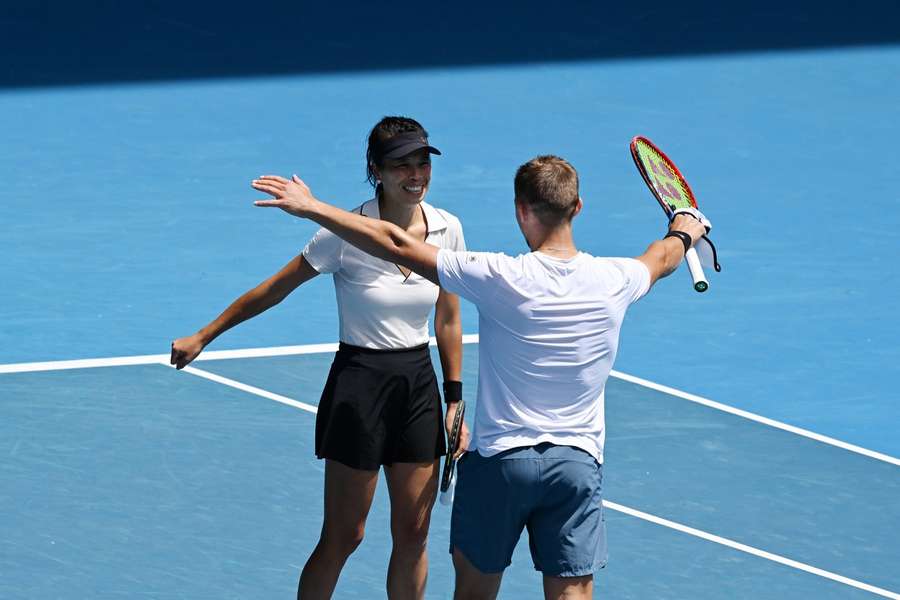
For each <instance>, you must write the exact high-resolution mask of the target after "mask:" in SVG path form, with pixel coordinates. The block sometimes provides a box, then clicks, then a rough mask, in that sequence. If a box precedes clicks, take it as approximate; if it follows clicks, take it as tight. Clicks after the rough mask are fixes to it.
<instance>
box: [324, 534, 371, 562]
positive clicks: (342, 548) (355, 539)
mask: <svg viewBox="0 0 900 600" xmlns="http://www.w3.org/2000/svg"><path fill="white" fill-rule="evenodd" d="M364 537H365V527H362V526H360V527H350V528H340V529H330V530H326V531H324V532H323V535H322V544H323V545H324V546H325V547H326V549H327V550H328V551H329V553H331V554H336V555H338V556H344V557H347V556H350V555H351V554H353V552H354V551H355V550H356V549H357V548H359V545H360V544H362V541H363V538H364Z"/></svg>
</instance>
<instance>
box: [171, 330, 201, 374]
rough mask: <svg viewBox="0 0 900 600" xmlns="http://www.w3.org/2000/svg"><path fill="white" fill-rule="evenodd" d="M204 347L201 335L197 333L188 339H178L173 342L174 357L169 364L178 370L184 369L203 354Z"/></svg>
mask: <svg viewBox="0 0 900 600" xmlns="http://www.w3.org/2000/svg"><path fill="white" fill-rule="evenodd" d="M204 347H205V345H204V343H203V342H202V341H201V339H200V334H197V333H195V334H194V335H189V336H188V337H183V338H178V339H177V340H175V341H174V342H172V356H171V358H169V364H170V365H175V368H176V369H183V368H185V367H186V366H188V364H190V362H191V361H192V360H194V359H195V358H197V355H199V354H200V353H201V352H203V348H204Z"/></svg>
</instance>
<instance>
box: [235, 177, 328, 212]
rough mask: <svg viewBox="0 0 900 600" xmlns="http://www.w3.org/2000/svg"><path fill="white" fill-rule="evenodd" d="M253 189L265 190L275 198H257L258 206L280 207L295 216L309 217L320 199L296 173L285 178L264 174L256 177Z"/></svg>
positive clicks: (252, 183) (255, 203)
mask: <svg viewBox="0 0 900 600" xmlns="http://www.w3.org/2000/svg"><path fill="white" fill-rule="evenodd" d="M250 185H251V186H253V189H256V190H259V191H260V192H265V193H267V194H269V195H270V196H272V197H273V198H274V200H257V201H256V202H254V203H253V204H254V205H256V206H263V207H273V208H280V209H281V210H283V211H284V212H286V213H289V214H292V215H294V216H295V217H308V216H310V215H311V214H312V212H313V208H314V207H315V205H316V203H317V202H318V200H316V198H315V196H313V195H312V192H310V191H309V186H307V185H306V184H305V183H303V180H302V179H300V178H299V177H297V176H296V175H294V176H293V177H292V178H291V179H285V178H284V177H279V176H278V175H263V176H262V177H260V178H259V179H254V180H253V181H252V182H251V183H250Z"/></svg>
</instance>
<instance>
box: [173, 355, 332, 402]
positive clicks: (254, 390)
mask: <svg viewBox="0 0 900 600" xmlns="http://www.w3.org/2000/svg"><path fill="white" fill-rule="evenodd" d="M163 364H164V365H165V366H167V367H168V366H169V363H168V361H166V362H165V363H163ZM181 370H182V371H184V372H185V373H190V374H191V375H196V376H197V377H202V378H204V379H209V380H210V381H215V382H216V383H221V384H222V385H227V386H229V387H233V388H237V389H239V390H241V391H244V392H248V393H250V394H256V395H257V396H262V397H263V398H268V399H269V400H274V401H275V402H281V403H282V404H287V405H288V406H293V407H294V408H299V409H300V410H305V411H306V412H311V413H313V414H316V411H317V409H316V407H315V406H313V405H312V404H307V403H305V402H300V401H298V400H293V399H291V398H288V397H287V396H282V395H281V394H276V393H274V392H270V391H268V390H264V389H262V388H258V387H254V386H252V385H247V384H246V383H241V382H240V381H235V380H234V379H229V378H227V377H222V376H221V375H216V374H215V373H210V372H209V371H204V370H202V369H198V368H196V367H190V366H188V367H184V368H183V369H181Z"/></svg>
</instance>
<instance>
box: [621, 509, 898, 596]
mask: <svg viewBox="0 0 900 600" xmlns="http://www.w3.org/2000/svg"><path fill="white" fill-rule="evenodd" d="M603 506H605V507H606V508H610V509H612V510H615V511H618V512H620V513H624V514H626V515H630V516H632V517H637V518H638V519H643V520H645V521H649V522H651V523H654V524H656V525H662V526H663V527H668V528H669V529H674V530H675V531H680V532H682V533H687V534H688V535H692V536H694V537H698V538H701V539H704V540H707V541H710V542H715V543H716V544H721V545H723V546H728V547H729V548H734V549H735V550H740V551H741V552H746V553H747V554H752V555H753V556H758V557H760V558H764V559H766V560H771V561H773V562H777V563H780V564H782V565H785V566H788V567H791V568H794V569H799V570H800V571H806V572H807V573H811V574H813V575H818V576H819V577H824V578H825V579H831V580H832V581H837V582H838V583H843V584H844V585H849V586H851V587H855V588H858V589H861V590H865V591H867V592H871V593H873V594H877V595H879V596H884V597H885V598H894V599H895V600H900V594H897V593H896V592H892V591H890V590H886V589H883V588H880V587H875V586H874V585H869V584H868V583H863V582H861V581H857V580H855V579H850V578H849V577H844V576H843V575H838V574H837V573H832V572H831V571H826V570H824V569H820V568H818V567H813V566H811V565H807V564H805V563H802V562H798V561H796V560H792V559H790V558H785V557H784V556H780V555H778V554H772V553H771V552H766V551H765V550H760V549H759V548H754V547H753V546H748V545H746V544H742V543H740V542H735V541H734V540H729V539H728V538H723V537H720V536H718V535H713V534H711V533H707V532H705V531H701V530H700V529H694V528H693V527H688V526H687V525H682V524H681V523H676V522H674V521H669V520H668V519H663V518H662V517H657V516H655V515H651V514H648V513H645V512H641V511H639V510H635V509H633V508H629V507H627V506H622V505H621V504H616V503H615V502H610V501H609V500H604V501H603Z"/></svg>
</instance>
